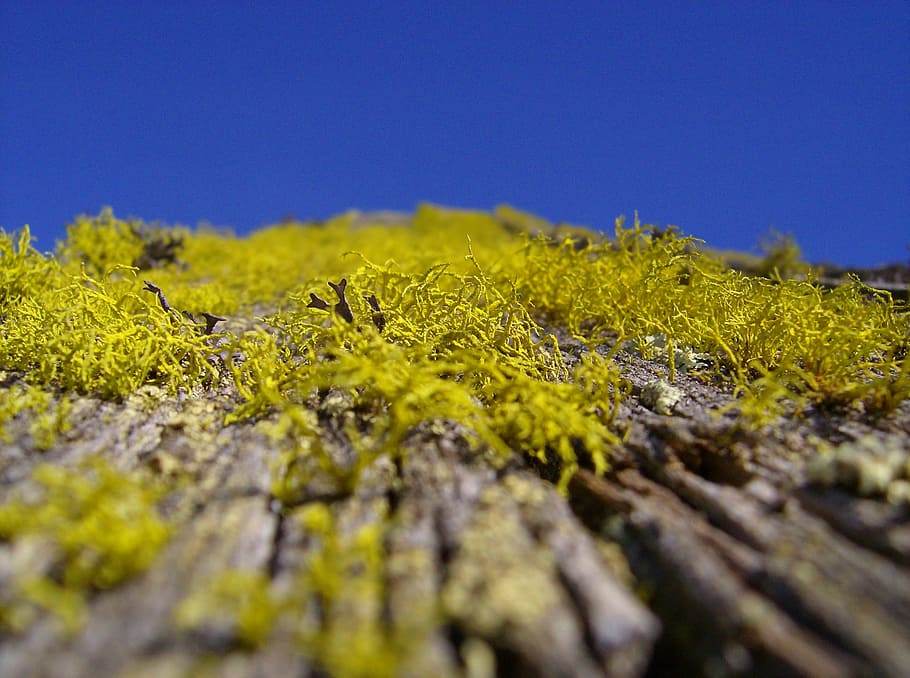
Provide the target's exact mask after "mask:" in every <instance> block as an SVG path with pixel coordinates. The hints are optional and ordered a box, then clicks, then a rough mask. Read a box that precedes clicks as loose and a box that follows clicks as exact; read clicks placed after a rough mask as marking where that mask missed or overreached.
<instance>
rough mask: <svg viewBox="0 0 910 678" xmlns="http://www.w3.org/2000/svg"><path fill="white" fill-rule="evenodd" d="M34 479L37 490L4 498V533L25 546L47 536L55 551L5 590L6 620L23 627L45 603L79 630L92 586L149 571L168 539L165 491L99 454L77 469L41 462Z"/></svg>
mask: <svg viewBox="0 0 910 678" xmlns="http://www.w3.org/2000/svg"><path fill="white" fill-rule="evenodd" d="M33 480H34V482H35V484H36V488H35V489H36V490H37V492H35V493H34V494H32V493H26V492H23V493H22V494H23V496H21V497H18V498H11V499H9V500H8V501H6V502H4V503H3V504H0V540H4V541H8V542H10V543H11V544H12V546H13V548H16V547H17V546H18V547H20V548H21V549H24V551H23V552H24V553H27V552H28V550H29V548H28V544H29V543H30V542H31V543H41V544H43V545H45V546H49V547H50V551H49V553H50V556H49V557H47V558H43V559H42V562H43V566H42V567H41V568H39V569H38V571H33V570H32V569H31V568H23V569H22V572H21V574H19V575H18V578H17V579H16V580H14V581H12V582H11V583H10V588H6V587H4V590H2V591H0V621H2V622H3V624H4V625H6V626H7V627H12V628H13V629H16V628H21V627H22V626H26V625H28V623H30V622H31V621H32V620H33V619H34V617H35V615H36V609H35V608H46V609H48V610H49V611H51V612H53V613H55V614H56V615H57V616H58V618H59V619H60V620H61V621H62V622H63V623H64V626H65V627H66V628H67V629H68V630H75V628H78V623H79V621H80V620H81V616H82V607H83V604H84V599H85V596H86V595H87V594H88V593H89V592H91V591H92V590H97V589H107V588H111V587H113V586H117V585H118V584H120V583H121V582H123V581H125V580H127V579H129V578H131V577H133V576H135V575H137V574H139V573H141V572H144V571H145V570H146V569H147V568H148V567H149V566H150V565H151V563H152V561H153V560H154V559H155V557H156V556H157V554H158V552H159V551H160V550H161V549H162V547H163V546H164V545H165V544H166V543H167V541H168V538H169V536H170V530H169V528H168V526H167V524H166V523H165V522H164V520H163V519H162V518H161V517H160V516H159V514H158V511H157V502H158V500H159V499H160V498H161V496H162V493H163V490H162V488H160V487H157V486H156V485H155V484H154V483H153V482H151V480H150V479H149V478H147V477H140V476H134V475H127V474H123V473H120V472H118V471H115V470H114V469H113V468H111V467H110V466H109V465H108V464H107V463H106V462H105V461H103V460H101V459H93V460H90V461H87V462H86V463H85V464H83V466H82V468H79V469H75V470H66V469H63V468H60V467H57V466H52V465H47V464H43V465H40V466H38V467H37V468H36V469H35V471H34V473H33ZM43 551H44V552H45V553H47V552H48V551H47V550H46V549H43Z"/></svg>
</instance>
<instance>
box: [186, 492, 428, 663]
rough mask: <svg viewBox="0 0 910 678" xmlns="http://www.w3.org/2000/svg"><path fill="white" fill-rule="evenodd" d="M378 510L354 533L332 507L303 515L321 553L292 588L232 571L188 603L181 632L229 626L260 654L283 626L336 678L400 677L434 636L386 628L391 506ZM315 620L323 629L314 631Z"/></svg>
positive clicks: (314, 507)
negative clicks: (425, 638) (423, 640)
mask: <svg viewBox="0 0 910 678" xmlns="http://www.w3.org/2000/svg"><path fill="white" fill-rule="evenodd" d="M376 508H377V514H376V516H375V519H376V521H375V522H370V523H368V524H365V525H362V526H360V527H357V528H355V529H350V530H347V529H344V528H343V527H342V526H341V525H340V524H339V522H340V521H339V520H338V519H337V518H336V517H335V516H334V515H333V513H332V510H331V509H330V507H328V506H327V505H325V504H322V503H318V502H317V503H313V504H310V505H308V506H306V507H303V508H302V509H300V510H299V511H298V512H297V514H296V515H295V516H294V519H295V520H297V521H299V522H300V523H301V526H302V527H303V528H304V529H305V530H306V533H307V535H308V537H309V539H310V540H311V541H312V542H313V544H314V547H313V548H312V549H311V550H310V552H309V553H308V554H307V557H306V559H305V561H304V563H303V566H302V567H301V568H300V570H299V571H298V572H296V573H295V574H294V577H295V581H294V582H292V585H291V586H285V587H283V588H278V587H276V585H275V584H274V583H273V582H270V581H269V579H268V578H267V577H264V576H262V575H260V574H258V573H254V572H249V571H239V570H228V571H225V572H224V573H222V574H221V575H220V576H218V577H216V578H215V579H213V580H212V581H211V583H210V584H209V585H207V586H205V587H203V588H202V589H200V590H198V591H196V592H195V593H193V594H192V595H191V596H189V597H188V598H187V599H185V600H184V601H183V602H182V603H181V605H180V606H179V607H178V609H177V611H176V621H177V624H178V625H179V626H180V627H183V628H200V627H205V626H206V625H208V624H216V625H217V624H219V623H221V622H222V621H223V620H224V619H229V620H231V622H232V629H231V631H232V632H233V633H234V635H235V637H236V638H237V640H238V642H239V643H240V644H241V645H243V646H245V647H248V648H255V647H258V646H260V645H261V644H262V643H264V642H265V641H267V640H268V638H269V636H270V634H272V633H273V632H274V627H275V625H276V623H277V622H278V621H279V620H284V621H285V624H284V627H285V628H289V629H293V631H292V632H293V633H294V636H295V641H296V642H297V643H298V644H299V646H300V647H301V649H302V651H303V652H305V654H306V656H307V657H310V658H312V659H313V660H315V661H317V662H319V664H320V666H321V667H323V668H324V669H325V670H326V671H327V672H328V673H329V674H330V675H333V676H335V675H337V676H392V675H398V673H399V672H398V670H397V669H398V666H399V662H401V661H402V660H403V659H404V658H406V657H407V655H408V652H409V651H410V649H412V648H414V647H416V646H419V642H420V637H421V635H422V634H427V633H431V632H432V629H431V628H423V629H414V628H409V627H407V625H403V626H402V627H400V628H398V627H395V628H391V627H390V626H389V625H388V624H386V623H385V620H384V615H385V614H386V612H385V610H384V603H383V600H384V587H385V583H384V576H385V575H384V571H383V539H384V537H385V534H384V526H385V525H386V524H387V523H386V522H385V520H384V518H385V509H384V504H383V505H379V506H377V507H376ZM305 618H308V619H309V620H310V621H309V623H304V622H303V620H304V619H305ZM314 618H318V620H319V621H318V622H315V623H314V622H313V619H314Z"/></svg>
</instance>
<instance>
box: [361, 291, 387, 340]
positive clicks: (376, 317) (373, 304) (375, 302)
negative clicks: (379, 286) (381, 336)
mask: <svg viewBox="0 0 910 678" xmlns="http://www.w3.org/2000/svg"><path fill="white" fill-rule="evenodd" d="M363 298H364V299H366V302H367V303H368V304H369V305H370V308H371V309H372V310H373V324H374V325H376V329H378V330H379V331H380V332H382V330H383V329H385V314H384V313H383V312H382V309H381V308H379V299H377V298H376V295H375V294H370V295H369V296H368V295H366V294H364V295H363Z"/></svg>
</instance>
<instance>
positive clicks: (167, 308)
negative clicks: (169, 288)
mask: <svg viewBox="0 0 910 678" xmlns="http://www.w3.org/2000/svg"><path fill="white" fill-rule="evenodd" d="M142 282H144V283H145V290H146V291H147V292H152V293H154V294H157V295H158V303H160V304H161V308H163V309H164V312H165V313H170V312H171V305H170V304H169V303H167V298H166V297H165V296H164V292H162V291H161V288H160V287H158V286H157V285H153V284H152V283H150V282H149V281H148V280H143V281H142Z"/></svg>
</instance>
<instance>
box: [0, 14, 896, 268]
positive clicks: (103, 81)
mask: <svg viewBox="0 0 910 678" xmlns="http://www.w3.org/2000/svg"><path fill="white" fill-rule="evenodd" d="M421 201H432V202H437V203H442V204H448V205H455V206H463V207H475V208H482V209H489V208H492V207H493V206H495V205H496V204H499V203H510V204H512V205H515V206H516V207H519V208H522V209H526V210H528V211H531V212H535V213H537V214H540V215H542V216H545V217H547V218H548V219H550V220H552V221H568V222H572V223H578V224H585V225H588V226H592V227H598V228H609V229H611V228H612V223H613V220H614V219H615V217H616V216H617V215H619V214H627V215H630V216H631V214H632V212H633V210H638V211H639V213H640V215H641V217H642V219H643V220H645V221H647V222H655V223H659V224H668V223H670V224H677V225H679V226H680V227H681V228H682V229H683V230H684V231H686V232H687V233H691V234H694V235H696V236H699V237H701V238H704V239H705V240H707V241H708V243H709V244H710V245H714V246H717V247H729V248H740V249H750V248H752V247H754V246H755V245H756V243H757V242H758V241H759V239H760V237H761V236H762V234H764V233H765V232H766V231H767V230H768V228H769V227H772V226H773V227H775V228H776V229H778V230H779V231H783V232H791V233H793V234H794V236H795V237H796V239H797V241H798V242H799V243H800V244H801V245H802V247H803V250H804V253H805V255H806V256H807V258H809V259H810V260H813V261H819V260H829V261H836V262H838V263H843V264H852V265H873V264H877V263H882V262H888V261H906V260H907V259H908V258H910V251H908V249H907V246H908V244H910V3H908V2H906V1H904V0H897V1H893V2H888V1H887V0H867V1H864V2H818V1H811V0H806V1H803V2H772V1H770V0H769V1H766V2H745V1H742V2H734V1H733V0H727V1H723V2H707V1H706V2H669V1H667V2H646V1H643V0H640V1H635V2H611V1H607V2H567V3H555V2H547V3H544V2H535V1H525V2H512V3H500V2H470V3H469V2H428V1H427V2H350V3H330V2H322V3H316V2H231V1H227V0H221V1H220V2H140V1H131V2H122V1H121V2H106V3H105V2H73V1H67V2H48V1H41V0H29V1H23V0H4V2H2V3H0V226H2V227H4V228H5V229H6V230H8V231H9V230H14V229H17V228H19V227H21V226H22V225H23V224H25V223H28V224H30V225H31V227H32V230H33V231H34V232H35V233H37V234H38V236H39V238H40V240H39V242H38V246H39V248H41V249H52V248H53V246H54V240H55V239H56V238H59V237H62V235H63V233H64V226H65V224H66V223H67V222H68V221H69V220H71V219H72V217H73V216H74V215H76V214H79V213H84V212H91V213H97V212H98V210H99V209H100V208H101V207H102V206H104V205H111V206H113V208H114V210H115V212H116V213H117V214H118V215H121V216H127V215H136V216H140V217H142V218H144V219H146V220H161V221H164V222H168V223H182V224H189V225H193V224H196V223H197V222H199V221H203V220H204V221H208V222H211V223H214V224H217V225H226V226H232V227H234V228H235V229H236V230H237V231H238V232H245V231H247V230H249V229H252V228H255V227H257V226H260V225H263V224H267V223H273V222H275V221H278V220H279V219H281V218H282V216H284V215H286V214H293V215H296V216H297V217H299V218H309V217H311V218H320V217H326V216H329V215H331V214H335V213H338V212H342V211H344V210H346V209H348V208H352V207H354V208H360V209H405V210H411V209H413V208H414V207H415V205H417V204H418V203H419V202H421Z"/></svg>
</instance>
